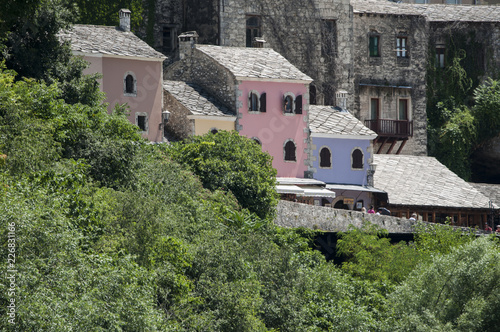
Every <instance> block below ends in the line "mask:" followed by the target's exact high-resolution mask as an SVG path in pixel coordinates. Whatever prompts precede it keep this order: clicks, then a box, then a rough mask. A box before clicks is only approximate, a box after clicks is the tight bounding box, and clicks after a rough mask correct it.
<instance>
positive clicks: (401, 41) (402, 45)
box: [396, 36, 408, 58]
mask: <svg viewBox="0 0 500 332" xmlns="http://www.w3.org/2000/svg"><path fill="white" fill-rule="evenodd" d="M407 45H408V37H406V36H397V37H396V56H397V57H398V58H406V57H408V49H407Z"/></svg>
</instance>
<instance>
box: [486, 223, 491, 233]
mask: <svg viewBox="0 0 500 332" xmlns="http://www.w3.org/2000/svg"><path fill="white" fill-rule="evenodd" d="M484 230H485V231H486V232H491V231H492V230H493V229H491V227H490V225H488V223H486V224H485V225H484Z"/></svg>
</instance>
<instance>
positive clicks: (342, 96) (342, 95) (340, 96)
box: [335, 90, 347, 111]
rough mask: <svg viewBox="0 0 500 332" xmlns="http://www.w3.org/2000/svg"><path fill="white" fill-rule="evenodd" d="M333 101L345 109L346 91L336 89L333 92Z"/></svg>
mask: <svg viewBox="0 0 500 332" xmlns="http://www.w3.org/2000/svg"><path fill="white" fill-rule="evenodd" d="M335 102H336V104H337V105H336V106H337V107H340V108H341V109H342V110H343V111H345V110H347V91H345V90H338V91H337V93H335Z"/></svg>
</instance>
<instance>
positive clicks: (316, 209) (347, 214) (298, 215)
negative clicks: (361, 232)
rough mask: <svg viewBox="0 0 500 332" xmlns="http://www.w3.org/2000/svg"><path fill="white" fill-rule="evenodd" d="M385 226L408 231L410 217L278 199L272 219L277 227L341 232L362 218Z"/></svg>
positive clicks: (395, 231) (410, 230)
mask: <svg viewBox="0 0 500 332" xmlns="http://www.w3.org/2000/svg"><path fill="white" fill-rule="evenodd" d="M365 220H367V221H369V222H371V223H373V224H376V225H378V226H380V227H381V228H384V229H386V230H387V231H389V233H412V232H413V225H415V224H416V222H414V221H410V220H408V219H404V218H396V217H391V216H382V215H380V216H378V215H375V214H368V213H363V212H358V211H351V210H338V209H333V208H330V207H325V206H314V205H308V204H302V203H294V202H289V201H280V202H279V203H278V207H277V217H276V219H275V220H274V223H275V224H276V225H278V226H281V227H286V228H294V227H305V228H310V229H318V230H322V231H325V232H345V231H347V230H348V228H349V225H353V226H355V227H358V228H360V227H361V226H362V224H363V221H365Z"/></svg>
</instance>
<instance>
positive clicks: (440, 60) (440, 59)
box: [436, 47, 446, 68]
mask: <svg viewBox="0 0 500 332" xmlns="http://www.w3.org/2000/svg"><path fill="white" fill-rule="evenodd" d="M445 51H446V50H445V48H444V47H436V67H438V68H444V66H445V61H444V56H445Z"/></svg>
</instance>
